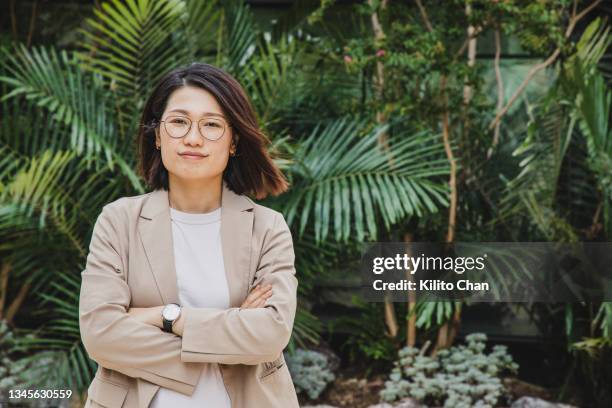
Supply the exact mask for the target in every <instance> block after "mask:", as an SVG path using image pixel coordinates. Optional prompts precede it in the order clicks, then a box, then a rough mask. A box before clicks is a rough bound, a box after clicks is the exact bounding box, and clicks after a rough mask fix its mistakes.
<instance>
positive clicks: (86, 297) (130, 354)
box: [79, 205, 202, 395]
mask: <svg viewBox="0 0 612 408" xmlns="http://www.w3.org/2000/svg"><path fill="white" fill-rule="evenodd" d="M114 213H115V211H114V210H113V209H111V208H109V205H106V206H105V207H104V208H103V209H102V212H101V213H100V215H99V216H98V219H97V220H96V223H95V225H94V229H93V233H92V237H91V242H90V245H89V254H88V256H87V261H86V266H85V269H84V270H83V271H82V272H81V276H82V281H81V290H80V297H79V326H80V332H81V339H82V342H83V345H84V346H85V349H86V351H87V353H88V354H89V356H90V357H91V358H92V359H93V360H94V361H96V362H97V363H98V364H100V365H101V366H103V367H106V368H109V369H112V370H116V371H119V372H121V373H123V374H125V375H128V376H130V377H135V378H143V379H145V380H147V381H150V382H152V383H155V384H158V385H160V386H162V387H165V388H169V389H172V390H175V391H177V392H181V393H183V394H186V395H191V394H192V393H193V390H194V389H195V385H196V383H197V382H198V380H199V376H200V373H201V370H202V365H201V364H194V363H189V362H184V361H182V360H181V338H180V337H179V336H176V335H174V334H172V333H166V332H164V331H163V330H161V329H159V328H158V327H155V326H152V325H149V324H146V323H143V322H140V321H139V320H137V319H135V318H133V317H132V316H130V315H129V314H128V313H127V309H128V308H129V305H130V300H131V294H130V288H129V286H128V284H127V282H126V281H125V278H124V277H123V275H122V273H121V271H123V270H125V269H124V268H125V265H123V261H122V257H121V255H120V251H119V250H118V248H120V244H119V243H120V242H121V240H122V239H121V237H120V233H118V230H117V228H116V227H115V226H114V225H113V221H112V220H113V219H121V218H120V217H117V214H114ZM123 239H125V238H124V237H123Z"/></svg>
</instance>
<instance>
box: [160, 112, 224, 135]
mask: <svg viewBox="0 0 612 408" xmlns="http://www.w3.org/2000/svg"><path fill="white" fill-rule="evenodd" d="M159 123H160V124H161V123H163V126H164V129H165V130H166V133H168V136H170V137H171V138H173V139H180V138H183V137H185V136H187V133H189V131H191V125H192V124H193V122H192V120H191V119H189V118H188V117H186V116H168V117H167V118H166V119H165V120H160V121H159ZM228 127H231V125H228V124H227V123H226V122H225V121H224V120H222V119H219V118H214V117H208V118H202V119H200V120H198V130H199V132H200V135H202V136H203V137H205V138H206V139H208V140H212V141H215V140H218V139H220V138H221V137H223V135H224V134H225V130H226V129H227V128H228Z"/></svg>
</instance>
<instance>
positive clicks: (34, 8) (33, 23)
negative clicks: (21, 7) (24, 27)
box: [26, 0, 38, 48]
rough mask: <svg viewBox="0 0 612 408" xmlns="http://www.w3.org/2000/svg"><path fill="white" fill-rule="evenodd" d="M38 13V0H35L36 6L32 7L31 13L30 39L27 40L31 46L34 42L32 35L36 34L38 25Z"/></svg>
mask: <svg viewBox="0 0 612 408" xmlns="http://www.w3.org/2000/svg"><path fill="white" fill-rule="evenodd" d="M37 15H38V0H36V1H35V2H34V6H33V7H32V13H31V14H30V29H29V30H28V39H27V42H26V46H27V47H28V48H30V45H31V44H32V36H33V35H34V27H35V26H36V24H35V23H36V16H37Z"/></svg>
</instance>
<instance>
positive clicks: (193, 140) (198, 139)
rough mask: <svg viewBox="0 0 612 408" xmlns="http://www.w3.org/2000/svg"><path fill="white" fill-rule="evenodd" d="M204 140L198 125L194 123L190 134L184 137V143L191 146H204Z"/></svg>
mask: <svg viewBox="0 0 612 408" xmlns="http://www.w3.org/2000/svg"><path fill="white" fill-rule="evenodd" d="M203 139H204V138H203V137H202V135H200V131H199V130H198V125H197V124H196V123H194V124H193V125H192V126H191V129H189V132H187V134H186V135H185V136H184V137H183V143H184V144H186V145H189V146H202V143H204V140H203Z"/></svg>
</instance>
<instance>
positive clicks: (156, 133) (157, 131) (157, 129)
mask: <svg viewBox="0 0 612 408" xmlns="http://www.w3.org/2000/svg"><path fill="white" fill-rule="evenodd" d="M155 145H156V146H157V145H160V146H161V137H160V136H159V128H156V129H155Z"/></svg>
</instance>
